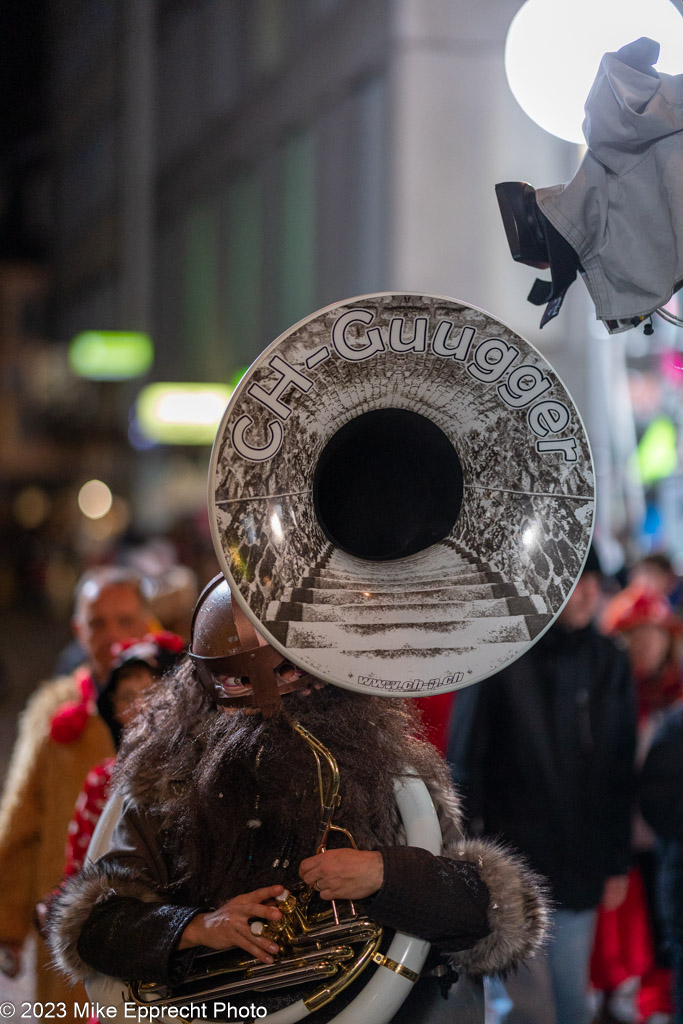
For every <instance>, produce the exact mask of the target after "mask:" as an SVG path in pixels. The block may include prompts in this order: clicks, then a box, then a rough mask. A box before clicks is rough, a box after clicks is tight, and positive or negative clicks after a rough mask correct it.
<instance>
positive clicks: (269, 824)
mask: <svg viewBox="0 0 683 1024" xmlns="http://www.w3.org/2000/svg"><path fill="white" fill-rule="evenodd" d="M178 676H179V680H178V682H177V684H176V686H175V688H174V687H173V686H172V685H170V686H169V685H167V686H166V688H165V690H164V692H163V694H162V693H161V692H160V691H157V692H156V694H155V695H153V696H152V698H151V701H150V709H149V711H148V714H147V719H146V724H142V723H141V724H140V725H138V726H137V729H136V735H133V736H131V737H129V740H128V742H127V744H126V747H125V750H124V751H122V754H121V756H120V759H119V764H118V766H117V781H118V786H119V789H120V791H122V792H123V794H124V795H125V808H126V810H125V813H124V817H123V819H122V822H127V826H126V827H127V828H128V832H127V833H126V835H127V843H126V844H123V843H120V842H119V844H118V845H119V846H120V848H121V849H124V846H125V847H126V848H127V849H131V848H132V849H133V850H134V853H133V855H132V856H131V857H130V858H129V857H128V856H126V855H119V853H118V852H116V853H115V854H113V855H112V856H109V855H107V856H106V857H104V858H101V859H100V860H99V861H98V862H97V863H96V864H94V865H88V866H86V868H85V869H84V871H83V872H81V874H80V875H79V876H77V877H76V878H75V879H72V880H71V881H70V882H69V883H68V884H67V886H66V888H65V891H64V893H63V894H62V896H61V898H60V899H59V900H58V902H57V903H56V905H55V906H54V907H53V910H52V916H51V922H50V925H51V935H52V948H53V953H54V956H55V960H56V962H57V964H58V965H59V966H60V967H61V969H62V970H64V971H65V972H66V973H68V974H69V976H70V977H72V978H74V979H76V978H78V979H87V978H88V977H92V976H93V974H94V973H96V970H94V969H93V967H92V966H90V965H89V963H87V962H86V961H85V960H84V959H83V956H82V952H83V940H82V936H83V930H84V928H85V930H86V933H87V932H88V930H90V938H89V939H88V941H87V942H86V943H85V945H86V946H88V947H89V949H92V936H93V935H98V934H100V932H99V931H98V927H99V925H96V924H94V923H96V922H97V920H98V918H99V916H100V915H101V914H102V912H103V911H104V915H105V917H106V915H107V914H110V913H111V914H113V915H114V916H115V915H116V913H117V912H118V911H117V909H116V908H117V907H118V908H119V910H120V913H121V914H124V915H125V914H126V913H128V914H131V915H132V916H131V917H130V921H131V922H132V921H134V920H137V921H138V922H139V921H140V919H141V917H146V920H147V931H146V939H145V942H144V943H141V946H140V949H136V952H135V963H136V966H137V967H138V969H139V970H140V972H141V976H144V971H145V969H146V968H147V967H148V969H149V970H150V971H151V972H153V976H154V977H156V978H159V975H160V973H162V974H163V970H164V968H163V967H162V968H161V969H160V967H159V964H158V963H157V964H153V962H152V960H150V962H149V964H146V963H145V962H144V958H145V956H146V954H147V951H148V950H149V949H150V948H151V947H153V946H154V945H155V942H158V948H157V950H156V952H155V953H154V955H156V956H159V953H160V952H161V951H162V950H163V955H164V956H166V957H168V956H170V954H171V953H172V951H173V947H174V945H175V943H176V941H177V939H178V937H179V935H180V934H181V933H182V931H183V929H184V927H185V926H186V924H187V922H188V921H189V920H190V919H191V918H192V917H193V916H194V915H195V914H196V913H197V912H198V910H200V909H205V908H206V907H207V905H220V903H221V902H224V901H225V900H226V899H228V898H230V897H231V896H234V895H235V894H236V893H238V892H246V891H250V890H251V889H253V888H255V887H257V886H259V885H265V884H275V883H281V884H283V885H286V886H288V887H291V885H292V884H293V883H294V882H296V880H297V874H298V864H299V862H300V860H301V859H302V857H306V856H310V854H311V853H312V852H313V849H314V845H313V840H314V833H315V829H314V830H313V833H312V834H310V835H309V834H308V830H307V823H308V815H307V814H302V815H300V814H298V813H296V812H294V811H293V809H294V808H295V807H299V808H304V809H306V808H308V807H309V806H310V800H311V798H312V797H314V798H316V799H317V794H316V793H315V790H314V789H311V790H310V791H309V790H308V789H307V788H306V786H305V785H303V784H302V782H301V780H302V779H306V778H309V779H311V778H313V777H314V774H315V773H314V771H312V770H311V768H312V764H313V762H312V755H311V754H310V751H309V750H308V748H306V747H305V745H304V744H303V743H302V741H301V740H300V739H299V737H297V736H295V734H293V733H292V731H291V729H290V727H289V725H288V723H287V720H286V717H285V716H283V715H281V716H278V717H277V718H276V719H270V720H268V721H267V722H263V720H261V719H260V717H258V716H250V715H245V714H243V713H241V712H240V713H238V714H236V715H233V716H225V715H222V714H221V713H216V712H215V711H214V710H213V709H211V708H210V707H209V705H208V703H207V702H206V699H205V698H204V697H203V696H202V695H200V694H199V688H198V687H197V686H196V684H192V689H188V687H187V680H186V679H185V680H183V674H182V671H181V672H180V673H179V674H178ZM174 689H175V693H174V692H173V691H174ZM155 697H156V698H157V700H155ZM197 701H199V702H203V703H202V705H201V706H196V704H197ZM164 702H166V704H165V706H164ZM193 702H194V705H195V706H194V707H193ZM173 703H175V707H173V706H172V704H173ZM409 705H410V702H406V701H401V700H390V699H386V698H382V697H375V696H367V697H366V696H365V695H358V694H353V695H351V694H348V692H346V691H340V690H337V689H336V688H334V687H328V688H326V689H325V690H323V691H320V693H319V694H315V695H314V696H312V697H308V698H306V697H299V696H298V695H296V694H295V695H289V696H288V697H287V698H285V708H286V711H287V713H288V714H291V715H292V717H295V718H297V719H299V720H300V721H302V724H304V725H305V726H306V728H307V729H309V730H310V731H311V732H312V733H313V734H314V735H315V736H317V737H318V738H319V739H320V740H321V741H322V742H323V743H325V744H326V745H327V746H329V747H330V749H331V750H332V751H333V753H334V754H335V756H336V757H337V759H338V761H339V767H340V774H341V778H342V794H343V800H342V807H341V809H340V813H339V815H336V816H335V821H338V822H339V823H340V824H342V825H343V826H345V827H347V828H349V829H350V831H351V832H352V833H353V834H354V836H355V838H356V840H357V842H358V845H359V847H360V848H366V849H380V851H381V852H382V855H383V859H384V865H385V882H384V884H383V886H382V888H381V889H380V890H379V891H378V892H377V893H375V894H374V895H373V896H371V897H370V898H369V899H367V900H365V901H363V903H364V905H365V907H366V910H367V912H368V913H369V914H370V916H371V917H374V918H375V919H377V920H378V921H380V922H381V923H387V922H391V923H390V924H389V927H392V928H398V929H399V930H405V931H411V932H412V933H413V934H419V935H421V936H422V937H423V938H426V939H429V940H430V941H433V942H435V944H436V945H437V946H438V948H439V950H440V951H441V953H442V954H443V955H445V956H448V958H449V961H450V963H451V965H452V966H453V967H454V968H455V970H456V971H460V972H463V973H466V974H469V975H474V976H480V975H484V974H491V973H496V972H504V971H507V970H509V969H510V968H512V967H514V966H515V965H516V964H518V963H520V962H521V961H522V960H524V959H525V958H526V957H528V956H531V955H533V953H534V952H535V951H536V950H537V949H538V948H539V946H540V944H541V943H542V940H543V937H544V934H545V928H546V905H545V901H544V897H543V892H542V887H541V886H540V884H539V879H538V878H537V877H536V876H534V875H533V874H532V873H531V872H530V871H529V870H528V869H527V868H526V867H525V866H524V865H523V863H522V862H521V860H520V859H518V858H516V857H515V856H514V855H511V854H510V853H509V852H507V851H504V850H502V849H501V848H499V847H497V846H496V845H495V844H491V843H484V842H481V841H479V840H476V841H471V840H467V839H466V838H465V837H464V836H463V833H462V829H461V823H460V809H459V806H458V802H457V797H456V795H455V793H454V791H453V789H452V787H451V785H450V779H449V776H448V772H447V769H446V767H445V765H444V763H443V762H442V761H441V759H440V757H439V756H438V755H437V754H436V752H435V751H434V750H433V748H432V747H431V746H430V745H429V744H426V743H424V742H422V741H421V740H419V739H418V738H416V737H415V735H414V733H415V730H416V729H417V728H418V725H417V722H416V720H415V718H414V716H413V713H412V709H409ZM139 721H140V720H139ZM181 723H184V725H183V726H182V727H181ZM188 723H189V725H188ZM161 733H164V734H165V736H166V749H167V751H168V752H169V759H168V761H167V762H166V763H165V764H163V763H160V760H159V758H160V756H161V755H160V753H159V752H160V750H161V748H160V747H159V746H158V745H157V740H156V737H158V736H159V735H160V734H161ZM288 737H289V738H290V739H289V740H288ZM288 742H289V743H290V748H291V749H290V748H286V749H285V750H284V751H283V750H282V749H281V748H282V746H283V744H284V745H286V744H287V743H288ZM297 743H298V744H299V745H300V746H301V763H300V764H297V763H296V758H297V749H296V744H297ZM146 744H147V745H148V749H145V745H146ZM397 744H398V746H397ZM149 748H154V749H155V750H156V756H151V757H150V749H149ZM363 751H364V752H365V759H366V761H367V762H368V764H364V763H361V757H360V753H361V752H363ZM278 758H282V762H284V764H286V765H288V766H289V771H288V773H287V774H286V775H285V774H284V767H283V763H281V762H280V761H278ZM392 758H393V764H392V763H391V762H392ZM212 761H213V763H212ZM385 761H388V762H389V766H388V768H387V771H386V773H385V775H384V776H383V774H382V771H381V770H380V769H379V768H378V764H380V763H383V762H385ZM226 764H227V767H226ZM399 764H401V765H403V770H404V771H405V769H406V768H408V769H409V770H411V769H412V770H418V771H419V773H420V775H421V776H422V778H423V779H424V780H425V782H426V783H427V785H428V788H429V789H430V792H431V795H432V798H433V800H434V803H435V806H436V808H437V811H438V814H439V819H440V823H441V827H442V833H443V837H444V849H443V855H442V857H439V858H435V857H433V856H432V855H431V854H428V853H426V851H422V850H419V849H416V848H408V847H406V846H405V845H404V837H403V834H402V828H401V825H400V822H399V820H398V815H397V813H396V809H395V804H394V801H393V799H392V798H390V797H388V796H387V794H388V793H389V792H390V788H391V786H392V784H393V778H394V777H395V775H396V774H400V772H397V770H396V766H397V765H399ZM306 765H308V770H307V769H306ZM370 778H372V780H373V788H372V790H369V789H368V786H369V782H368V779H370ZM271 787H272V790H273V792H272V793H271V792H270V789H271ZM278 790H279V792H278ZM283 790H286V791H287V792H288V795H287V797H286V798H285V804H286V806H287V807H288V808H289V809H290V811H291V812H292V813H290V814H289V815H287V814H283V806H282V799H281V798H282V793H283ZM279 798H280V799H279ZM207 801H208V805H207ZM313 806H315V805H313ZM219 809H220V813H217V812H218V811H219ZM205 812H206V813H205ZM312 820H313V822H315V823H316V824H317V817H316V816H313V819H312ZM287 822H289V823H290V824H289V825H288V824H287ZM119 827H122V826H121V823H120V826H119ZM124 831H125V828H124ZM290 831H293V834H292V835H291V836H290V835H289V832H290ZM131 836H132V837H133V839H132V842H131V839H130V837H131ZM283 837H284V846H282V849H281V845H282V842H283ZM261 841H262V842H263V845H261ZM113 846H114V847H115V848H116V847H117V837H116V835H115V837H114V840H113ZM274 849H275V850H276V851H277V852H278V854H279V856H278V858H277V859H276V863H277V862H279V863H277V867H275V866H274V864H273V860H272V858H273V851H274ZM216 850H220V851H221V856H220V858H216V856H215V851H216ZM283 854H286V856H283ZM217 860H220V865H219V867H220V871H218V872H215V873H213V874H212V871H211V867H212V861H213V862H215V861H217ZM226 864H229V865H230V871H229V873H228V874H229V877H228V881H227V884H226V879H225V875H226V871H225V865H226ZM439 872H441V874H442V876H444V881H443V891H446V892H453V893H454V895H453V897H452V900H451V903H450V905H449V903H448V901H447V900H441V901H440V902H439V901H434V900H432V905H429V904H430V894H429V890H430V888H431V886H430V884H427V885H424V884H421V880H422V882H424V880H425V878H429V879H431V878H432V877H436V874H438V873H439ZM435 873H436V874H435ZM130 899H133V900H137V901H140V904H143V905H145V907H146V909H145V910H143V909H142V907H140V909H139V910H138V911H134V910H133V911H131V910H130V909H128V910H126V907H130V906H131V904H130V903H125V902H124V901H130ZM112 900H113V901H114V902H113V903H112V902H111V901H112ZM108 904H110V907H109V909H107V905H108ZM425 905H426V906H425ZM454 905H455V906H457V907H458V912H457V915H456V916H457V923H456V921H454V919H453V906H454ZM449 912H450V915H451V916H450V918H449V917H448V914H449ZM402 915H406V916H405V925H404V923H403V917H402ZM417 919H419V920H420V930H419V931H417V930H416V929H415V927H414V925H413V922H414V921H415V920H417ZM102 920H103V921H104V920H105V918H102ZM112 920H113V918H112ZM482 921H483V924H482ZM110 923H111V922H110V921H107V923H106V925H105V926H104V930H103V931H102V932H101V934H102V935H104V936H109V935H110V934H111V930H110ZM468 934H469V935H476V936H477V940H476V941H475V942H474V944H472V942H471V941H468V939H467V937H466V936H467V935H468ZM163 935H166V936H169V937H170V941H169V939H168V938H162V936H163ZM451 935H452V938H450V940H448V939H447V940H446V941H444V936H451ZM130 941H131V942H132V943H133V944H135V942H136V939H135V938H134V937H133V938H131V940H130ZM121 945H123V943H121ZM123 953H124V955H126V956H130V949H129V948H128V949H126V950H124V951H123ZM112 955H113V953H112ZM183 955H184V954H183ZM109 963H111V961H109ZM120 963H121V965H123V963H124V961H123V960H122V961H121V962H120ZM97 969H98V970H102V966H101V965H100V967H99V968H97ZM124 970H125V968H124V967H123V966H121V971H122V974H121V976H124V977H125V976H126V975H125V973H123V971H124ZM109 973H112V974H113V973H115V972H114V970H111V969H110V970H109ZM418 984H420V983H418ZM336 1005H337V1003H335V1006H336ZM318 1019H321V1018H318ZM397 1019H398V1018H397ZM430 1019H431V1018H430ZM455 1019H456V1020H459V1019H461V1018H459V1017H456V1018H455ZM463 1019H464V1018H463ZM467 1019H468V1020H469V1019H475V1018H467Z"/></svg>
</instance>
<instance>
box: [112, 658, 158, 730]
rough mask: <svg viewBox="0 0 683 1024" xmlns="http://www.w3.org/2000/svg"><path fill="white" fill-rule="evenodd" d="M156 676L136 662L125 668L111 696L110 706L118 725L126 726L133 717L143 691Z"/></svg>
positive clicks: (145, 666) (138, 706)
mask: <svg viewBox="0 0 683 1024" xmlns="http://www.w3.org/2000/svg"><path fill="white" fill-rule="evenodd" d="M156 678H157V677H156V676H155V675H154V673H153V672H152V670H151V669H150V668H148V666H147V665H143V664H141V663H137V664H135V665H131V666H130V668H127V669H126V672H125V674H124V675H122V676H121V678H120V679H119V681H118V683H117V684H116V689H115V691H114V694H113V696H112V701H111V703H112V707H113V709H114V714H115V715H116V718H117V721H118V722H119V724H120V725H122V726H124V728H125V726H127V725H128V723H129V722H132V720H133V719H134V718H135V716H136V715H137V713H138V710H139V709H140V704H141V703H142V699H143V697H144V695H145V691H146V690H148V689H149V688H150V686H151V685H152V684H153V683H154V682H155V680H156Z"/></svg>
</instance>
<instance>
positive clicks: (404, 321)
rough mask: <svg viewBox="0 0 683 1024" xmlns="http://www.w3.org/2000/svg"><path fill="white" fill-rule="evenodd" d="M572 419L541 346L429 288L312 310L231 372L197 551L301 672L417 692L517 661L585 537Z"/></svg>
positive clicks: (586, 500)
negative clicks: (203, 542) (235, 374)
mask: <svg viewBox="0 0 683 1024" xmlns="http://www.w3.org/2000/svg"><path fill="white" fill-rule="evenodd" d="M593 508H594V486H593V467H592V462H591V455H590V448H589V444H588V440H587V437H586V433H585V430H584V427H583V424H582V422H581V418H580V416H579V414H578V412H577V410H576V408H575V406H574V403H573V401H572V399H571V398H570V396H569V394H568V392H567V390H566V388H565V387H564V385H563V384H562V382H561V380H560V379H559V378H558V376H557V374H556V373H555V372H554V370H553V369H552V368H551V366H550V365H549V364H548V363H547V362H546V360H545V359H544V358H543V356H542V355H541V354H540V353H539V352H538V351H537V350H536V349H535V348H533V346H532V345H530V344H529V343H528V342H527V341H525V340H524V339H523V338H521V337H520V336H519V335H518V334H516V333H515V332H514V331H512V330H511V329H510V328H509V327H507V326H506V325H505V324H503V323H501V322H500V321H499V320H496V319H494V318H493V317H492V316H490V314H488V313H485V312H483V311H482V310H480V309H476V308H474V307H472V306H468V305H465V304H463V303H460V302H456V301H455V300H453V299H448V298H442V297H440V296H433V295H412V294H395V293H380V294H376V295H365V296H361V297H360V298H356V299H351V300H348V301H346V302H342V303H338V304H335V305H333V306H328V307H327V308H325V309H323V310H320V311H319V312H317V313H314V314H313V315H312V316H309V317H307V318H306V319H305V320H302V321H301V322H300V323H298V324H296V325H295V326H294V327H292V328H291V329H290V330H288V331H286V332H285V333H284V334H283V335H281V336H280V337H279V338H278V339H277V340H276V341H274V342H273V343H272V345H270V347H269V348H267V349H266V350H265V351H264V352H263V353H262V354H261V355H260V356H259V357H258V359H257V360H256V361H255V362H254V363H253V365H252V366H251V368H250V369H249V371H248V372H247V374H246V375H245V377H244V378H243V379H242V381H241V382H240V384H239V386H238V388H237V389H236V391H235V393H234V395H233V396H232V398H231V400H230V403H229V405H228V407H227V410H226V412H225V415H224V418H223V421H222V423H221V426H220V428H219V431H218V434H217V437H216V441H215V444H214V448H213V454H212V459H211V469H210V473H209V509H210V517H211V526H212V532H213V539H214V546H215V548H216V552H217V555H218V558H219V561H220V563H221V568H222V570H223V572H224V574H225V576H226V578H227V580H228V582H229V584H230V587H231V589H232V592H233V595H234V597H235V598H236V599H237V601H238V602H239V603H240V604H241V605H242V607H243V608H244V610H245V612H246V614H247V615H248V616H249V617H250V618H251V619H252V621H253V622H254V624H255V626H256V627H257V629H258V630H259V632H260V633H261V634H262V635H263V636H264V637H266V638H267V639H268V640H269V642H270V643H271V644H272V645H273V646H274V647H275V648H277V649H278V650H280V651H282V652H283V653H284V654H286V656H287V657H288V658H289V659H290V660H291V661H293V662H295V663H296V664H297V665H299V666H300V667H302V668H304V669H307V670H308V671H309V672H311V673H312V674H313V675H315V676H317V677H319V678H320V679H324V680H326V681H328V682H331V683H335V684H337V685H339V686H345V687H349V688H350V689H353V690H358V691H362V692H376V693H382V694H393V695H403V696H426V695H429V694H434V693H439V692H444V691H447V690H452V689H455V688H458V687H461V686H466V685H468V684H470V683H474V682H477V681H478V680H480V679H484V678H486V677H487V676H489V675H491V674H492V673H493V672H495V671H497V670H498V669H500V668H502V667H503V666H504V665H506V664H508V663H509V662H511V661H514V660H515V659H516V658H518V657H519V656H520V655H521V654H523V653H524V651H526V650H527V649H528V648H529V647H530V646H531V645H532V644H533V643H534V642H535V641H536V640H537V639H538V638H539V637H540V636H541V634H542V633H543V632H544V631H545V630H546V629H547V628H548V627H549V626H550V624H551V623H552V622H553V620H554V619H555V618H556V616H557V615H558V614H559V612H560V611H561V609H562V607H563V605H564V604H565V602H566V600H567V598H568V597H569V594H570V593H571V590H572V589H573V586H574V584H575V582H576V580H577V578H578V576H579V574H580V572H581V568H582V566H583V563H584V561H585V557H586V554H587V551H588V546H589V543H590V539H591V533H592V524H593Z"/></svg>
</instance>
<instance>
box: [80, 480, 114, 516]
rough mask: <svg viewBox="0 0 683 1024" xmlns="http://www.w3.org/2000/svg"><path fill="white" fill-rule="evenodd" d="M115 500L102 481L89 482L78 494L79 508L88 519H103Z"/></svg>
mask: <svg viewBox="0 0 683 1024" xmlns="http://www.w3.org/2000/svg"><path fill="white" fill-rule="evenodd" d="M113 500H114V499H113V496H112V493H111V491H110V489H109V488H108V487H107V485H106V484H105V483H104V482H103V481H102V480H88V482H87V483H86V484H83V486H82V487H81V489H80V491H79V492H78V507H79V508H80V510H81V512H82V513H83V515H84V516H86V518H87V519H102V518H103V517H104V516H106V515H107V513H108V512H109V510H110V509H111V507H112V504H113Z"/></svg>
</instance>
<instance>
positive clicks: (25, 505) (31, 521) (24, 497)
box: [12, 487, 51, 530]
mask: <svg viewBox="0 0 683 1024" xmlns="http://www.w3.org/2000/svg"><path fill="white" fill-rule="evenodd" d="M50 507H51V502H50V499H49V497H48V496H47V494H46V493H45V491H44V490H43V489H42V487H24V488H23V489H22V490H21V491H19V493H18V494H17V496H16V498H15V499H14V502H13V505H12V511H13V513H14V518H15V520H16V521H17V523H18V524H19V526H23V528H24V529H25V530H34V529H35V528H36V527H38V526H40V525H41V523H44V522H45V520H46V519H47V516H48V513H49V511H50Z"/></svg>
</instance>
